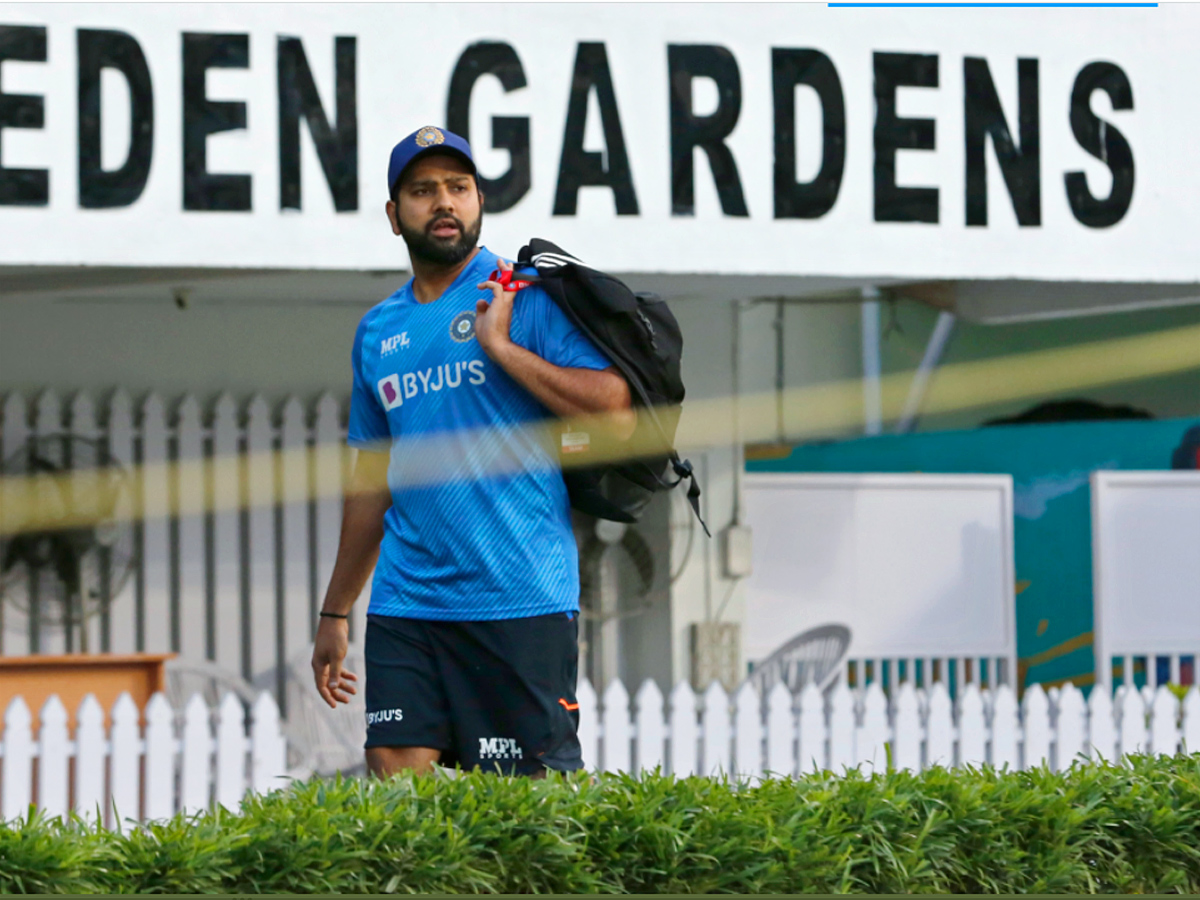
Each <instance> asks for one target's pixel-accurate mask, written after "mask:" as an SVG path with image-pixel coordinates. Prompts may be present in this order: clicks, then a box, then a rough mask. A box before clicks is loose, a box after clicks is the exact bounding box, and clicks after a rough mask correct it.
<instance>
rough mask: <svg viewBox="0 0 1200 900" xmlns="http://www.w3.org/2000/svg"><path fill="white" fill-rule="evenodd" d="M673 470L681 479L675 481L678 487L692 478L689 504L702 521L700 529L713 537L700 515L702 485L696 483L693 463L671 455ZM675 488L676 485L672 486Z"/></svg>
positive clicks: (689, 486) (689, 487)
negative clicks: (684, 480)
mask: <svg viewBox="0 0 1200 900" xmlns="http://www.w3.org/2000/svg"><path fill="white" fill-rule="evenodd" d="M671 468H672V469H674V470H675V474H676V475H678V476H679V477H678V478H676V479H675V484H676V485H678V484H679V483H680V482H681V481H683V479H685V478H690V479H691V480H692V483H691V484H690V485H688V492H687V498H688V503H690V504H691V505H692V512H694V513H695V514H696V518H697V519H699V520H700V527H701V528H703V529H704V533H705V534H706V535H708V536H709V537H712V532H711V531H709V530H708V524H707V523H706V522H705V521H704V516H702V515H700V485H699V484H697V483H696V472H695V470H694V469H692V461H691V460H690V459H680V458H679V454H678V453H672V454H671ZM672 487H674V485H672Z"/></svg>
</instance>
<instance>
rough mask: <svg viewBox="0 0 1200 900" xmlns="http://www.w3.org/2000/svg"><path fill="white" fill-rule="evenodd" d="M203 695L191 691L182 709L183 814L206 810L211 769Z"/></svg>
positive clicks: (181, 807)
mask: <svg viewBox="0 0 1200 900" xmlns="http://www.w3.org/2000/svg"><path fill="white" fill-rule="evenodd" d="M210 715H211V714H210V712H209V709H208V706H207V704H205V702H204V698H203V697H201V696H200V695H199V694H192V697H191V699H190V700H188V702H187V706H185V707H184V711H183V739H182V742H181V743H182V751H183V752H182V757H183V758H182V760H181V761H180V767H179V768H180V773H179V774H180V778H179V781H180V785H179V787H180V791H179V793H180V797H179V808H180V809H181V810H183V812H185V813H187V814H191V813H196V812H200V811H201V810H205V809H208V806H209V802H210V796H209V793H210V792H209V786H210V780H211V772H212V752H211V750H210V745H211V743H212V726H211V724H210Z"/></svg>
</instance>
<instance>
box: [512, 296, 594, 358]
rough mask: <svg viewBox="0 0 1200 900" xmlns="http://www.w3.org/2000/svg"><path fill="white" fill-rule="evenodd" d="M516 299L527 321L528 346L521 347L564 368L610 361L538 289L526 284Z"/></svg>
mask: <svg viewBox="0 0 1200 900" xmlns="http://www.w3.org/2000/svg"><path fill="white" fill-rule="evenodd" d="M518 302H523V303H524V304H527V306H526V307H525V309H523V310H522V312H523V313H524V318H525V321H526V323H527V328H526V332H525V333H526V335H527V340H528V341H529V345H528V346H526V347H525V349H526V350H529V351H530V352H532V353H536V354H537V355H538V356H540V357H541V358H542V359H544V360H546V362H549V363H553V364H554V365H556V366H559V367H561V368H564V369H607V368H610V367H611V366H612V361H611V360H609V358H608V357H607V356H605V355H604V354H603V353H602V352H601V351H600V349H599V348H598V347H597V346H596V345H595V344H593V343H592V341H591V340H590V339H589V338H588V337H587V335H585V334H584V333H583V332H582V331H580V330H579V329H578V328H576V327H575V324H574V323H573V322H572V321H571V320H570V319H568V318H567V314H566V313H564V312H563V311H562V310H561V309H559V308H558V304H557V303H555V302H554V301H553V300H551V299H550V296H549V295H548V294H547V293H546V292H545V291H544V290H542V289H541V288H538V287H528V288H526V289H525V290H523V291H521V293H520V294H518Z"/></svg>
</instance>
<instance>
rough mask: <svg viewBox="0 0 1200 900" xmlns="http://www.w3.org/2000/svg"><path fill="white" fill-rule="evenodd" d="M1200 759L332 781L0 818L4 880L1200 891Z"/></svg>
mask: <svg viewBox="0 0 1200 900" xmlns="http://www.w3.org/2000/svg"><path fill="white" fill-rule="evenodd" d="M1198 890H1200V756H1194V757H1174V758H1153V757H1137V758H1133V759H1130V760H1128V761H1127V762H1126V763H1125V764H1122V765H1110V764H1104V763H1100V764H1082V763H1081V764H1077V765H1076V766H1074V767H1073V768H1072V769H1071V770H1070V771H1068V772H1065V773H1061V774H1055V773H1052V772H1049V771H1047V770H1045V769H1037V770H1033V771H1029V772H996V771H994V770H991V769H987V768H984V769H964V770H947V769H931V770H929V771H927V772H923V773H920V774H913V773H909V772H890V773H879V774H875V775H871V776H864V775H861V774H859V773H858V772H855V771H852V772H850V773H848V774H845V775H840V776H838V775H833V774H831V773H822V774H819V775H813V776H808V777H805V778H800V779H777V780H774V779H773V780H768V781H764V782H762V783H761V784H759V783H755V784H753V785H745V784H743V785H739V784H736V783H730V782H727V781H718V780H713V779H708V778H685V779H674V778H668V777H664V776H660V775H649V776H646V777H644V778H631V777H626V776H603V777H601V778H598V779H591V778H589V777H587V776H586V775H576V776H572V777H569V778H551V779H548V780H547V781H543V782H536V781H529V780H523V779H505V778H500V777H496V776H491V775H482V774H478V773H475V774H468V775H464V776H463V777H461V778H457V779H441V778H397V779H394V780H392V781H389V782H377V781H361V780H355V779H336V780H322V779H312V780H310V781H307V782H303V783H296V784H294V785H292V786H291V787H290V788H289V789H287V790H282V791H277V792H275V793H272V794H269V795H266V796H255V797H250V798H247V800H246V801H245V802H244V803H243V804H242V807H241V809H240V810H239V811H238V812H237V813H230V812H224V811H218V812H214V813H209V814H200V815H194V816H191V817H184V816H178V817H176V818H175V819H172V820H170V821H167V822H161V823H155V824H152V825H149V826H146V827H126V828H125V829H123V830H122V831H119V832H118V831H113V832H109V831H105V830H103V829H98V828H95V827H91V826H88V825H85V824H83V823H81V822H79V821H78V820H75V819H72V820H69V821H66V822H61V821H59V820H57V819H55V820H49V819H47V818H45V817H44V816H38V815H30V816H29V817H27V818H25V819H22V820H20V821H17V822H13V823H9V824H8V825H0V891H3V892H52V891H55V892H67V893H90V892H106V893H193V892H196V893H200V892H203V893H213V892H238V893H291V892H296V893H306V892H321V893H331V892H341V893H380V892H383V893H393V892H396V893H435V892H441V893H656V892H670V893H725V892H747V893H749V892H767V893H799V892H822V893H825V892H872V893H909V892H921V893H928V892H953V893H991V892H1003V893H1009V892H1042V893H1058V892H1075V891H1081V892H1137V893H1162V892H1176V891H1178V892H1189V893H1192V892H1196V891H1198Z"/></svg>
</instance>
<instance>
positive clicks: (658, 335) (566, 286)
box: [517, 238, 708, 533]
mask: <svg viewBox="0 0 1200 900" xmlns="http://www.w3.org/2000/svg"><path fill="white" fill-rule="evenodd" d="M517 267H518V268H522V269H526V270H527V269H528V268H529V267H532V268H533V269H535V270H536V271H537V283H538V284H539V285H540V286H541V287H542V288H543V289H544V290H545V291H546V293H547V294H549V295H550V298H551V299H552V300H553V301H554V302H555V303H556V304H557V305H558V307H559V308H560V309H561V310H562V311H563V312H564V313H566V315H567V317H568V318H569V319H570V320H571V321H572V322H573V323H574V324H575V327H577V328H578V329H579V330H580V331H582V332H583V333H584V334H585V335H587V336H588V337H589V338H590V339H591V341H592V343H594V344H595V345H596V346H597V347H598V348H599V349H600V351H601V352H602V353H604V354H605V355H606V356H607V357H608V358H609V360H611V361H612V364H613V366H614V367H615V368H616V369H617V370H618V371H620V373H621V374H622V375H624V376H625V380H626V381H627V382H628V383H629V390H630V393H631V395H632V397H633V404H634V406H635V407H637V408H638V424H637V429H636V430H635V431H634V434H633V437H632V438H631V441H632V442H633V443H634V444H635V445H636V446H638V447H649V448H650V452H649V453H648V454H646V455H641V456H639V457H638V458H635V459H621V460H620V461H618V462H612V463H601V464H598V465H595V466H587V465H580V464H577V463H576V461H575V458H572V457H570V456H569V454H570V452H571V451H572V450H573V449H576V446H571V445H570V444H569V443H568V441H567V440H565V439H564V446H563V448H562V454H563V455H562V461H563V464H564V465H563V479H564V480H565V481H566V483H567V493H568V494H569V495H570V498H571V506H573V507H574V508H575V509H577V510H579V511H580V512H583V513H587V514H588V515H592V516H595V517H597V518H599V519H611V520H612V521H614V522H636V521H637V519H638V517H639V516H640V515H641V513H642V511H643V510H644V509H645V507H646V504H648V503H649V502H650V498H651V497H652V496H653V495H654V494H655V493H657V492H658V491H666V490H670V489H672V488H674V487H675V486H676V485H678V484H679V483H680V482H681V481H683V480H684V479H685V478H689V479H691V484H690V485H689V486H688V494H687V496H688V501H689V502H690V503H691V505H692V510H693V511H694V512H695V513H696V517H697V518H698V519H700V524H701V525H704V519H703V517H702V516H701V515H700V486H699V485H698V484H697V483H696V475H695V473H694V472H693V471H692V464H691V463H690V462H688V461H687V460H681V459H680V458H679V454H678V453H677V452H676V451H675V446H674V445H675V429H676V427H677V426H678V424H679V412H680V405H681V404H682V403H683V395H684V388H683V379H682V377H681V376H680V371H679V363H680V358H681V357H682V355H683V335H682V333H681V332H680V330H679V323H678V322H676V321H675V316H673V315H672V314H671V310H670V309H668V308H667V304H666V303H665V302H664V301H663V299H662V298H661V297H659V296H658V295H657V294H649V293H636V294H635V293H634V292H633V291H631V290H630V289H629V287H628V286H627V285H626V284H625V283H624V282H622V281H621V280H620V279H617V278H614V277H613V276H611V275H607V274H605V273H604V272H598V271H596V270H595V269H592V268H589V267H588V266H586V265H584V264H583V263H582V262H581V261H579V260H578V259H576V258H575V257H573V256H571V255H570V254H569V253H567V252H565V251H564V250H562V249H561V248H560V247H558V246H556V245H554V244H552V243H550V242H549V241H544V240H541V239H540V238H534V239H532V240H531V241H530V242H529V243H528V244H527V245H526V246H524V247H522V248H521V252H520V253H519V254H518V255H517ZM704 531H705V533H708V527H707V526H706V525H705V526H704Z"/></svg>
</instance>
